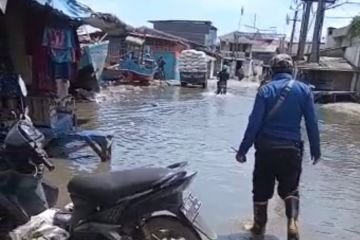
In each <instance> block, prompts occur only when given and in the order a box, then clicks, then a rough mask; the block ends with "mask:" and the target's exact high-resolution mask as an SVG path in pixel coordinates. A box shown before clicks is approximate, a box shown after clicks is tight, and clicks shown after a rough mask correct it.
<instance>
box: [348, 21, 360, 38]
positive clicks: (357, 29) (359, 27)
mask: <svg viewBox="0 0 360 240" xmlns="http://www.w3.org/2000/svg"><path fill="white" fill-rule="evenodd" d="M348 36H349V37H350V40H352V39H354V38H356V37H360V16H356V17H354V18H353V20H352V21H351V24H350V27H349V31H348Z"/></svg>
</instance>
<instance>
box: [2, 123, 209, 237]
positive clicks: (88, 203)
mask: <svg viewBox="0 0 360 240" xmlns="http://www.w3.org/2000/svg"><path fill="white" fill-rule="evenodd" d="M42 140H43V135H42V134H41V133H40V132H39V131H37V130H36V128H35V127H34V126H33V125H32V123H31V121H30V119H28V118H25V117H22V118H20V119H19V121H18V122H17V123H15V125H14V126H13V127H12V128H11V130H10V131H9V133H8V135H7V137H6V139H5V144H4V147H3V149H2V151H3V153H4V154H2V155H1V156H4V157H3V158H2V161H1V170H0V227H1V229H0V232H2V233H6V232H7V231H10V230H11V229H13V228H15V227H17V226H19V225H21V224H24V223H26V222H27V221H28V220H29V219H30V217H31V216H33V215H36V214H38V213H40V212H42V211H44V210H46V209H47V208H49V207H53V206H54V205H55V203H56V200H57V193H58V191H57V188H54V187H52V186H51V185H49V184H46V183H44V181H43V172H44V168H45V167H46V168H47V169H49V170H54V165H53V164H52V162H51V161H50V159H49V158H48V157H47V155H46V152H45V151H44V150H43V149H42V144H41V142H42ZM14 153H18V154H14ZM185 166H186V163H178V164H174V165H171V166H168V167H166V168H156V167H151V168H138V169H133V170H124V171H118V172H110V173H101V174H97V175H94V174H92V175H83V176H76V177H74V178H73V179H71V180H70V182H69V184H68V191H69V193H70V197H71V200H72V202H73V209H72V210H71V211H62V212H60V213H59V214H58V215H57V216H56V219H55V223H56V224H57V225H58V226H60V227H62V228H64V229H65V230H67V231H68V232H69V233H70V235H71V239H87V240H92V239H94V240H97V239H107V240H120V239H141V240H142V239H146V240H156V239H187V240H200V239H201V237H206V238H208V239H216V234H215V233H214V232H213V231H211V230H210V228H208V227H207V225H206V224H205V223H204V221H203V219H202V218H201V216H200V214H199V213H200V208H201V203H200V202H199V200H198V199H197V198H196V197H194V196H192V195H189V196H188V197H187V198H185V200H184V190H185V189H186V188H187V187H188V186H189V185H190V184H191V182H192V181H193V180H194V177H195V176H196V173H192V172H188V171H186V170H185ZM1 239H2V238H1Z"/></svg>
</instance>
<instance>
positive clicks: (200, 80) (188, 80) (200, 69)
mask: <svg viewBox="0 0 360 240" xmlns="http://www.w3.org/2000/svg"><path fill="white" fill-rule="evenodd" d="M207 68H208V65H207V57H206V54H205V53H204V52H202V51H197V50H193V49H191V50H184V51H182V52H181V55H180V58H179V71H180V82H181V86H183V87H184V86H187V85H188V84H191V85H198V86H202V87H203V88H206V87H207V70H208V69H207Z"/></svg>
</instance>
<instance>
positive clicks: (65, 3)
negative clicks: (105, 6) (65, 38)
mask: <svg viewBox="0 0 360 240" xmlns="http://www.w3.org/2000/svg"><path fill="white" fill-rule="evenodd" d="M8 1H9V0H0V9H1V11H2V12H3V13H5V12H6V7H7V3H8ZM22 1H29V2H32V3H35V4H38V5H40V6H43V7H48V8H50V9H52V10H54V11H55V12H56V13H57V14H60V15H63V16H65V17H67V18H69V19H71V20H76V21H79V23H80V24H81V23H83V24H88V25H91V26H93V27H96V28H99V29H101V30H102V31H105V32H112V33H116V34H124V33H126V32H128V31H133V29H134V28H133V27H131V26H130V25H127V24H126V23H124V22H123V21H121V20H120V19H118V18H117V17H116V16H114V15H112V14H107V13H98V12H95V11H93V10H92V9H91V8H90V7H88V6H86V5H85V4H82V3H80V2H78V1H77V0H22Z"/></svg>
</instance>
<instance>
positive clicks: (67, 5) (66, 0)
mask: <svg viewBox="0 0 360 240" xmlns="http://www.w3.org/2000/svg"><path fill="white" fill-rule="evenodd" d="M28 1H29V0H28ZM30 1H35V2H37V3H38V4H40V5H43V6H48V7H51V8H52V9H54V10H57V11H58V12H60V13H61V14H63V15H65V16H67V17H69V18H71V19H78V20H81V19H83V18H88V17H90V16H91V15H92V14H93V13H94V11H93V10H91V8H89V7H88V6H86V5H84V4H81V3H79V2H78V1H76V0H30Z"/></svg>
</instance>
